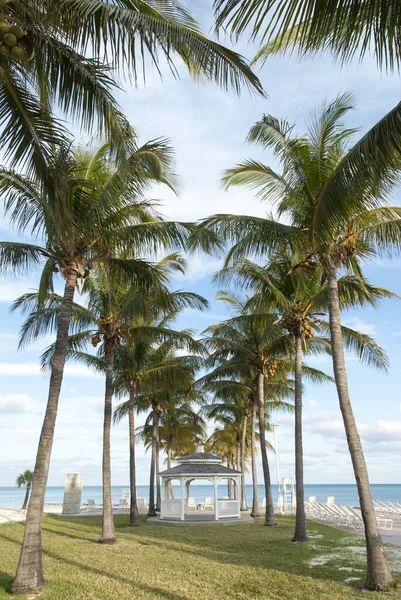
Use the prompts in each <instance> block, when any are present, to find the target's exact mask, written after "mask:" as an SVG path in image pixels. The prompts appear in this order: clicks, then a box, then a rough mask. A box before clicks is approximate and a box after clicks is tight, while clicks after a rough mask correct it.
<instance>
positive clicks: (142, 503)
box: [136, 497, 148, 510]
mask: <svg viewBox="0 0 401 600" xmlns="http://www.w3.org/2000/svg"><path fill="white" fill-rule="evenodd" d="M136 505H137V507H138V510H146V509H147V508H148V505H147V504H146V502H145V498H138V497H137V498H136Z"/></svg>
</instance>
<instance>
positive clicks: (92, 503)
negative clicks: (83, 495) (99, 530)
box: [88, 498, 96, 508]
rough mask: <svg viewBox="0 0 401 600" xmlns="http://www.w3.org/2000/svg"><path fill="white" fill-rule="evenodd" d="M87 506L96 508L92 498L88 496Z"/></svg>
mask: <svg viewBox="0 0 401 600" xmlns="http://www.w3.org/2000/svg"><path fill="white" fill-rule="evenodd" d="M88 508H96V502H95V501H94V499H93V498H89V500H88Z"/></svg>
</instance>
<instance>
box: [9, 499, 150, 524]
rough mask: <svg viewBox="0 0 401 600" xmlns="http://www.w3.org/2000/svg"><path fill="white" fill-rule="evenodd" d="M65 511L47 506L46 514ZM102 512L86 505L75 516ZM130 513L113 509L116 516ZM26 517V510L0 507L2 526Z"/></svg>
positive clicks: (143, 512) (98, 508)
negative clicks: (89, 508) (90, 508)
mask: <svg viewBox="0 0 401 600" xmlns="http://www.w3.org/2000/svg"><path fill="white" fill-rule="evenodd" d="M62 510H63V506H62V504H45V507H44V510H43V512H44V513H52V514H56V515H61V513H62ZM101 512H102V507H101V506H98V507H97V508H96V509H95V510H93V509H92V510H88V507H87V505H86V504H83V505H82V506H81V512H80V513H79V514H77V515H73V516H75V517H85V516H86V517H90V516H95V515H99V514H101ZM146 512H147V511H146V509H145V510H139V514H146ZM128 513H129V509H128V508H117V507H116V508H113V514H115V515H121V514H128ZM25 517H26V510H22V509H21V508H7V507H4V508H1V507H0V525H2V524H3V523H9V522H13V521H14V522H19V521H25Z"/></svg>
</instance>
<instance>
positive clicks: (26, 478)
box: [16, 469, 33, 510]
mask: <svg viewBox="0 0 401 600" xmlns="http://www.w3.org/2000/svg"><path fill="white" fill-rule="evenodd" d="M32 481H33V471H30V470H29V469H27V470H26V471H24V472H23V473H21V475H18V477H17V481H16V484H17V486H18V487H19V488H21V487H25V489H26V491H25V498H24V503H23V505H22V507H21V510H25V509H26V507H27V506H28V500H29V493H30V491H31V487H32Z"/></svg>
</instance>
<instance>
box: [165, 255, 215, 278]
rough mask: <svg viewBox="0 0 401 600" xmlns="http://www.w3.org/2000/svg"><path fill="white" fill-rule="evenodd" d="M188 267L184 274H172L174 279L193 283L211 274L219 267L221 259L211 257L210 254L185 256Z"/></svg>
mask: <svg viewBox="0 0 401 600" xmlns="http://www.w3.org/2000/svg"><path fill="white" fill-rule="evenodd" d="M187 261H188V263H187V264H188V268H187V270H186V273H185V275H182V274H177V275H174V281H177V282H180V283H182V282H185V283H193V282H194V281H198V280H200V279H203V278H204V277H207V276H212V275H214V274H215V273H216V271H218V270H219V269H221V267H222V260H221V259H217V258H211V257H210V256H190V257H187Z"/></svg>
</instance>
